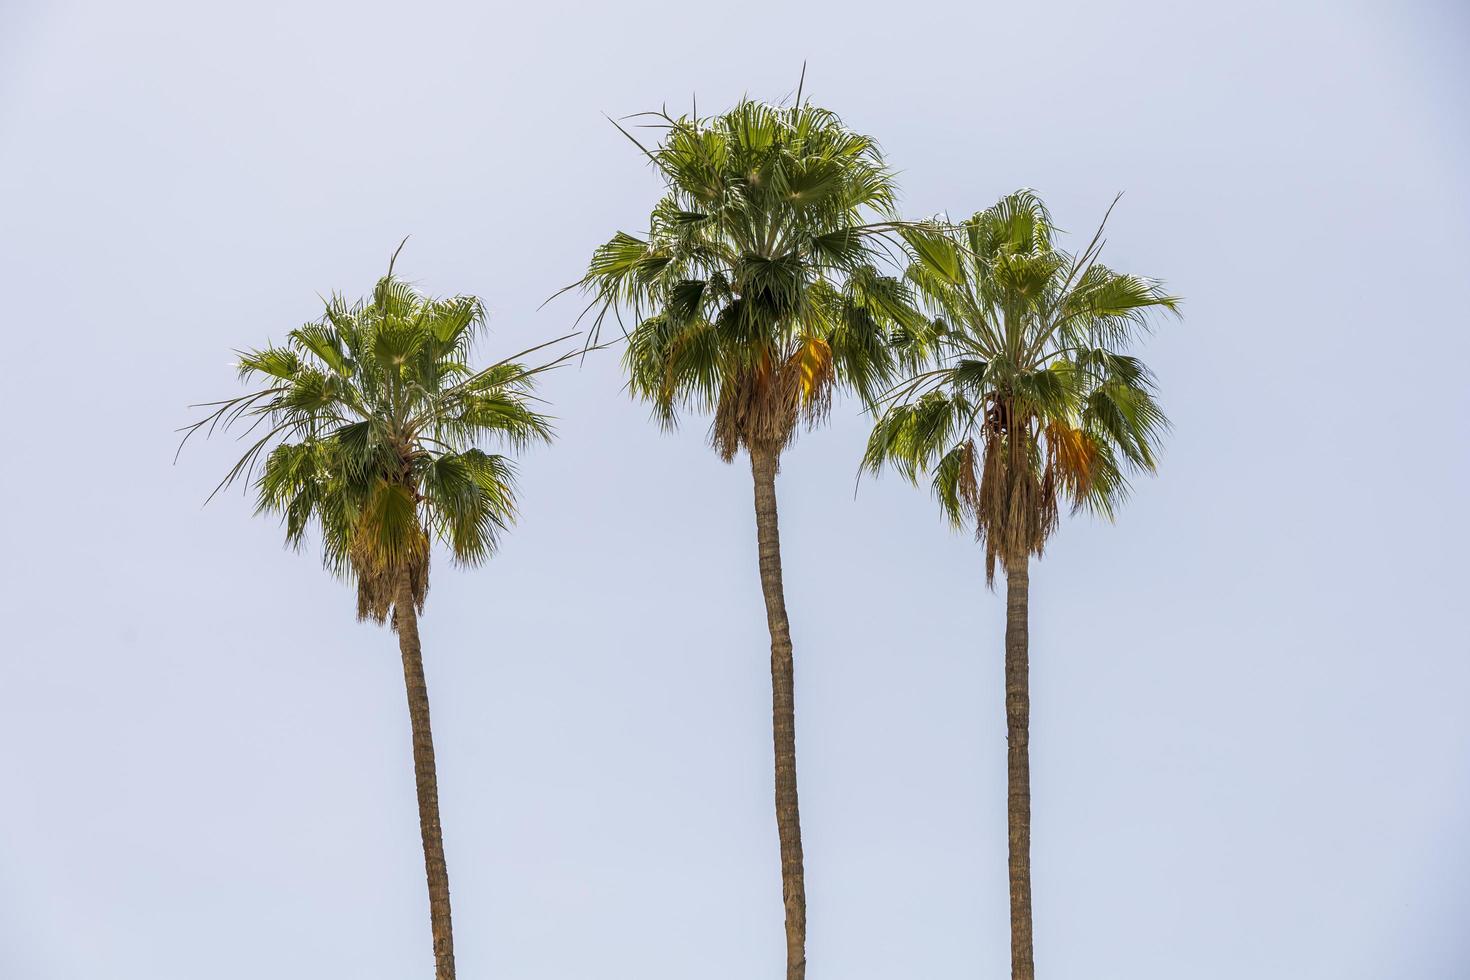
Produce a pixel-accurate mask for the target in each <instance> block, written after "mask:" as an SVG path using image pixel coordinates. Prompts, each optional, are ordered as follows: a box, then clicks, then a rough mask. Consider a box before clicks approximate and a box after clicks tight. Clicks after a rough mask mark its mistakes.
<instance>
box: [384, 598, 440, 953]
mask: <svg viewBox="0 0 1470 980" xmlns="http://www.w3.org/2000/svg"><path fill="white" fill-rule="evenodd" d="M393 616H394V625H395V626H396V627H397V629H398V647H399V650H400V651H401V652H402V654H403V684H404V687H405V688H406V689H407V691H408V717H409V720H410V722H412V724H413V778H414V783H415V784H416V786H417V787H418V794H419V833H420V834H421V835H422V837H423V839H424V873H425V875H426V877H427V878H428V881H429V924H430V927H431V928H432V929H433V933H434V980H454V929H453V926H452V925H451V922H450V915H449V869H448V867H447V866H446V865H445V863H444V829H443V827H442V826H441V825H440V823H439V778H438V776H437V775H436V774H435V769H434V733H433V731H432V730H431V729H430V728H429V687H428V684H427V683H426V682H425V681H424V653H423V648H422V647H420V646H419V619H418V614H417V613H416V612H415V610H414V604H413V592H412V590H411V588H410V586H409V579H408V576H407V575H406V574H405V575H404V576H403V581H402V583H401V584H400V585H399V587H398V601H397V603H395V605H394V609H393Z"/></svg>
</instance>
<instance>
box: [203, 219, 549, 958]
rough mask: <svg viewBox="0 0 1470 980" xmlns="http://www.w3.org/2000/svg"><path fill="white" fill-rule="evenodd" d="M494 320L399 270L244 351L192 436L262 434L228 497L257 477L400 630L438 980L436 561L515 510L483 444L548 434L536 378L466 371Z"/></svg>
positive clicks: (509, 472)
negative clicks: (429, 619) (431, 672)
mask: <svg viewBox="0 0 1470 980" xmlns="http://www.w3.org/2000/svg"><path fill="white" fill-rule="evenodd" d="M401 247H402V246H400V248H401ZM484 326H485V310H484V307H483V306H482V305H481V303H480V301H479V300H478V299H476V298H475V297H473V296H455V297H453V298H450V299H431V298H427V297H424V296H421V295H419V294H418V293H417V292H416V291H414V289H413V288H412V287H411V286H409V285H408V284H406V283H404V282H403V281H401V280H399V279H396V278H394V276H393V272H392V265H391V264H390V265H389V271H388V275H386V276H384V277H383V278H382V279H380V280H379V281H378V283H377V285H376V287H375V288H374V289H373V292H372V296H371V298H370V299H367V300H365V301H360V302H357V303H353V304H349V303H348V302H347V301H346V300H344V299H342V298H341V297H339V296H333V297H332V299H331V300H329V301H328V302H327V303H326V310H325V312H324V313H323V315H322V317H321V319H319V320H316V321H314V322H311V323H308V324H306V325H304V326H302V327H300V328H299V329H296V330H293V331H291V333H290V334H289V339H288V341H287V342H286V344H285V345H283V346H279V347H276V346H267V347H264V348H261V349H259V350H251V351H246V352H242V353H241V354H240V360H239V365H240V376H241V380H248V381H258V382H259V383H260V387H258V388H256V389H255V390H253V391H251V392H250V393H248V394H245V395H241V396H239V397H237V398H231V399H228V400H225V401H222V402H214V403H211V404H210V405H209V406H208V407H210V408H211V411H210V413H209V414H208V415H207V416H206V417H205V418H203V419H201V420H200V421H199V422H197V423H196V424H194V425H193V426H190V427H189V429H188V430H187V434H186V435H185V439H187V438H188V435H190V434H193V433H194V432H197V431H199V430H201V429H204V430H206V431H213V430H214V429H215V428H225V429H228V428H230V427H231V426H233V425H237V424H238V425H243V426H245V427H246V429H247V432H251V433H252V434H253V432H254V431H259V430H263V431H264V435H262V436H260V437H259V438H258V439H256V441H254V443H253V444H252V445H251V446H250V448H249V450H248V451H247V452H246V453H245V454H244V456H242V457H241V458H240V460H239V462H237V463H236V464H235V466H234V468H233V469H231V470H230V471H229V473H228V474H227V475H226V476H225V479H224V480H223V481H222V482H221V484H220V487H219V488H216V492H218V490H219V489H222V488H223V487H225V486H227V485H229V484H231V483H234V482H236V481H238V480H242V479H243V480H250V479H251V478H252V476H253V475H254V474H255V473H256V471H257V470H258V477H257V478H255V479H254V486H255V490H256V496H257V501H258V506H257V513H270V514H279V515H281V516H282V517H283V519H284V523H285V531H286V540H287V541H288V542H289V543H290V544H291V545H293V546H297V547H300V546H301V545H302V544H303V543H304V542H305V540H306V535H307V533H308V531H309V530H310V529H311V528H313V527H315V528H316V530H317V531H318V532H319V534H320V537H321V545H322V559H323V562H324V563H325V565H326V567H327V568H328V569H329V570H331V571H332V572H334V573H336V574H338V575H340V576H342V577H343V578H345V579H347V580H349V581H351V582H353V583H355V584H356V586H357V616H358V618H359V619H370V620H372V621H374V622H377V623H382V622H384V621H385V620H389V619H390V618H391V623H392V628H393V629H394V630H395V631H396V632H397V633H398V647H399V652H400V654H401V656H402V660H403V680H404V685H405V687H406V690H407V694H408V715H409V721H410V723H411V725H412V729H413V770H414V780H415V783H416V784H417V789H418V807H419V830H420V833H421V836H422V838H423V847H424V870H425V874H426V877H427V879H428V889H429V919H430V925H431V927H432V931H433V940H434V962H435V977H436V978H438V980H453V977H454V934H453V928H452V924H451V917H450V908H449V873H448V869H447V867H446V865H445V861H444V837H443V831H442V829H441V825H440V821H439V790H438V777H437V775H436V773H435V767H434V738H433V734H432V731H431V729H430V725H429V694H428V688H427V686H426V684H425V681H424V663H423V651H422V649H421V647H420V645H419V629H418V617H419V614H420V613H422V611H423V607H424V595H425V593H426V592H427V590H428V587H429V553H430V550H431V544H432V542H433V541H434V539H438V540H439V541H440V542H442V544H443V545H444V546H445V547H446V548H447V549H448V551H449V554H450V556H451V558H452V559H453V560H454V561H455V562H457V563H459V564H462V565H477V564H479V563H481V562H483V561H485V560H486V559H487V558H489V557H490V556H491V555H492V554H493V553H494V551H495V548H496V544H497V540H498V537H499V535H500V533H501V532H502V531H504V530H505V529H506V528H507V526H508V525H509V524H510V523H511V521H512V519H513V518H514V516H515V481H514V470H513V466H512V463H511V461H510V460H509V459H507V458H506V457H505V456H503V455H499V454H496V453H491V452H486V451H485V449H484V448H482V447H484V446H486V445H487V444H488V443H490V442H492V441H498V442H500V443H503V444H507V445H509V446H510V447H514V448H519V447H523V446H525V445H526V444H528V443H531V442H535V441H544V440H548V439H549V438H550V427H549V424H548V421H547V419H546V418H545V417H544V416H542V415H541V414H539V413H538V412H536V411H533V410H532V409H531V408H530V407H529V404H528V402H529V401H530V399H531V398H532V395H531V391H532V387H533V383H534V375H535V374H536V373H537V372H538V371H539V370H540V369H539V368H533V369H528V368H525V367H523V366H522V365H520V364H518V363H515V362H514V361H513V360H507V361H500V362H497V363H495V364H492V365H490V366H489V367H487V368H484V369H482V370H472V369H471V368H470V367H469V366H468V365H469V360H470V355H471V348H472V345H473V343H474V341H475V339H476V337H477V335H478V334H479V333H480V332H481V331H482V330H483V328H484ZM525 353H529V352H525ZM517 356H520V355H517Z"/></svg>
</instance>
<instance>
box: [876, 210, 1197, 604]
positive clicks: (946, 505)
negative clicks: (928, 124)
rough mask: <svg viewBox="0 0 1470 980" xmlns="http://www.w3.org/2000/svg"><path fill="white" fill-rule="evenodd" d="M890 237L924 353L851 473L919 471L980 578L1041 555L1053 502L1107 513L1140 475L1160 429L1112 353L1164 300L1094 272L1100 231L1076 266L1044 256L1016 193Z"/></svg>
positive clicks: (1045, 221)
mask: <svg viewBox="0 0 1470 980" xmlns="http://www.w3.org/2000/svg"><path fill="white" fill-rule="evenodd" d="M1104 222H1106V218H1105V219H1104ZM902 234H903V235H904V237H905V239H906V240H907V241H908V243H909V245H910V247H911V251H912V253H913V261H912V262H911V263H910V265H909V268H908V273H907V276H908V279H909V281H911V282H912V283H913V284H914V286H915V287H916V288H917V290H918V292H919V294H920V295H921V296H922V297H923V300H924V302H925V304H926V306H927V307H928V308H929V310H930V311H931V312H932V313H933V314H935V316H936V320H935V330H936V333H937V335H938V336H937V339H936V340H935V342H934V344H933V345H932V349H933V351H934V355H935V356H934V362H933V363H932V365H931V369H930V370H928V371H925V372H923V373H921V374H919V375H917V376H916V377H915V378H913V379H912V380H911V381H910V382H908V383H906V384H905V385H902V386H900V388H899V389H897V390H896V391H895V392H891V393H890V396H891V404H890V407H889V408H888V410H887V411H886V412H885V413H884V414H883V415H882V417H881V418H880V419H879V421H878V423H877V424H876V425H875V427H874V429H873V433H872V436H871V438H870V440H869V443H868V448H867V453H866V455H865V457H864V465H865V467H866V468H868V469H870V470H871V471H873V472H877V471H878V470H880V469H881V468H882V467H883V466H884V464H889V465H892V466H894V467H895V468H896V469H898V470H899V471H900V472H901V473H902V474H904V475H905V476H907V477H908V478H909V479H910V480H914V481H917V480H918V477H919V474H920V473H921V472H926V473H931V474H932V486H933V491H934V496H935V497H936V498H937V499H938V501H939V503H940V506H941V507H942V508H943V510H944V512H945V514H946V515H947V516H948V517H949V519H950V521H951V522H952V523H953V524H954V526H956V527H961V526H965V525H973V526H974V528H975V532H976V535H977V536H978V537H979V538H980V539H981V540H982V541H983V542H984V544H985V551H986V573H987V577H988V578H990V579H993V577H994V573H995V563H996V561H997V559H999V561H1000V562H1001V564H1002V566H1005V565H1007V563H1009V562H1011V561H1020V560H1026V559H1029V557H1030V556H1031V555H1033V554H1035V555H1040V554H1041V551H1042V548H1043V547H1044V545H1045V543H1046V539H1047V536H1048V535H1049V534H1050V533H1051V531H1052V530H1053V529H1054V528H1055V526H1056V523H1057V518H1058V506H1059V500H1061V499H1065V500H1066V501H1067V502H1069V503H1070V504H1071V505H1072V507H1073V508H1083V509H1090V510H1093V511H1095V512H1098V513H1101V514H1103V515H1109V516H1110V515H1111V514H1112V513H1113V508H1114V506H1115V504H1116V503H1117V502H1118V500H1119V499H1120V497H1121V496H1123V495H1124V494H1125V493H1126V492H1127V487H1128V484H1127V473H1128V472H1129V471H1134V470H1145V471H1151V470H1152V469H1153V467H1154V459H1155V453H1156V451H1157V447H1158V442H1159V438H1160V436H1161V435H1162V434H1163V432H1164V430H1165V429H1166V428H1167V426H1168V421H1167V419H1166V418H1165V416H1164V414H1163V412H1162V411H1161V410H1160V408H1159V405H1158V403H1157V402H1156V401H1155V400H1154V389H1153V381H1152V375H1151V374H1150V372H1149V371H1148V369H1147V368H1146V367H1145V366H1144V365H1143V364H1142V363H1141V362H1140V361H1138V360H1137V359H1136V358H1134V357H1131V356H1129V355H1128V354H1126V353H1125V350H1126V349H1127V345H1128V344H1129V342H1130V340H1131V339H1132V338H1133V337H1134V335H1135V334H1136V333H1137V331H1138V330H1140V329H1141V328H1144V327H1146V326H1147V323H1148V316H1149V314H1150V313H1153V312H1155V311H1159V310H1163V311H1169V312H1177V309H1178V304H1179V300H1178V298H1177V297H1174V296H1170V295H1168V294H1166V293H1165V292H1164V290H1163V288H1162V287H1161V285H1160V284H1159V283H1158V282H1156V281H1154V280H1150V279H1144V278H1140V277H1138V276H1131V275H1125V274H1122V273H1118V272H1114V271H1113V270H1111V269H1109V268H1107V267H1106V266H1104V265H1102V264H1101V263H1100V262H1099V261H1098V256H1099V253H1100V252H1101V249H1102V228H1099V229H1098V233H1097V234H1096V235H1095V236H1094V237H1093V239H1092V241H1091V242H1090V243H1089V245H1088V246H1087V248H1086V249H1084V250H1083V251H1082V252H1081V253H1080V254H1077V255H1073V254H1070V253H1068V252H1066V251H1064V250H1063V249H1061V248H1060V247H1058V245H1057V244H1056V242H1055V240H1054V239H1055V237H1056V230H1055V227H1054V226H1053V224H1052V221H1051V216H1050V214H1049V213H1048V212H1047V210H1046V207H1045V205H1044V204H1043V203H1042V202H1041V200H1040V199H1039V198H1038V197H1037V196H1036V195H1035V194H1034V193H1033V192H1031V191H1029V190H1021V191H1017V192H1016V193H1014V194H1011V195H1008V196H1007V197H1005V198H1003V199H1001V200H1000V201H999V202H998V203H997V204H995V205H994V206H993V207H991V208H989V209H988V210H986V211H982V212H980V213H978V214H976V215H974V216H973V217H971V218H970V219H968V220H966V221H963V222H961V223H959V224H958V225H957V226H951V225H949V224H947V223H945V222H942V221H938V220H935V221H930V222H927V223H923V224H920V225H916V226H912V227H906V228H904V229H902Z"/></svg>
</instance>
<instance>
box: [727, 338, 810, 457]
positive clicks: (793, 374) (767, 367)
mask: <svg viewBox="0 0 1470 980" xmlns="http://www.w3.org/2000/svg"><path fill="white" fill-rule="evenodd" d="M800 392H801V387H800V374H799V370H798V369H796V368H793V367H792V366H791V363H790V358H786V359H783V360H781V361H776V360H775V359H774V358H772V357H770V356H764V357H762V358H761V359H760V361H759V362H758V364H757V365H756V366H755V367H754V368H750V369H748V370H746V371H742V372H741V373H740V374H738V375H737V376H735V377H734V378H733V379H731V380H730V381H728V382H726V383H725V386H724V388H723V389H722V390H721V392H720V399H719V402H718V404H717V405H716V406H715V418H714V423H713V424H712V425H711V427H710V441H711V442H712V443H713V444H714V447H715V450H716V451H717V452H718V453H719V454H720V458H721V459H722V460H724V461H725V462H727V463H728V462H730V461H731V460H733V459H734V458H735V456H736V454H737V453H738V452H739V451H740V449H741V447H742V446H743V447H745V448H747V449H750V448H751V447H754V448H756V449H758V450H761V451H765V452H773V453H775V454H777V455H778V456H779V455H780V453H781V451H782V450H784V449H785V448H786V447H787V446H789V445H790V444H791V440H792V438H794V436H795V435H796V423H797V421H798V420H799V418H800V415H801V397H800Z"/></svg>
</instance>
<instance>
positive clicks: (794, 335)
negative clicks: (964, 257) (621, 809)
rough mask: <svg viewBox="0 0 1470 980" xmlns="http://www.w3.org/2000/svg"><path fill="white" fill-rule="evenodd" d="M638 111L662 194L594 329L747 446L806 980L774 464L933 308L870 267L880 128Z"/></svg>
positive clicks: (896, 360)
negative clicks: (920, 307) (619, 332)
mask: <svg viewBox="0 0 1470 980" xmlns="http://www.w3.org/2000/svg"><path fill="white" fill-rule="evenodd" d="M648 116H650V117H651V118H652V120H653V122H652V125H653V126H654V127H655V128H658V129H660V130H661V131H662V139H661V140H660V141H659V143H658V145H657V147H656V148H654V149H652V150H649V149H647V148H644V147H643V146H642V144H641V143H640V144H638V145H639V148H640V149H642V150H643V152H644V153H645V154H646V155H647V156H648V158H649V160H650V161H652V163H653V166H654V169H655V171H656V172H657V173H658V174H659V176H660V177H661V178H662V179H663V181H664V184H665V194H664V196H663V197H662V199H661V200H659V201H658V203H657V204H656V205H655V206H654V208H653V211H652V215H651V218H650V221H649V230H648V233H647V234H646V235H643V236H639V235H632V234H627V233H622V232H620V233H618V234H617V235H614V236H613V237H612V238H611V239H610V240H609V241H608V242H607V243H606V244H604V245H602V246H601V247H600V248H598V249H597V250H596V252H595V254H594V255H593V258H592V261H591V264H590V266H589V269H588V271H587V274H586V276H585V277H584V278H583V279H582V280H581V282H580V285H581V286H582V288H584V289H585V290H587V291H588V292H590V293H592V294H593V300H592V305H591V306H589V310H591V309H597V310H598V313H597V321H596V322H597V325H598V328H600V327H601V326H602V325H603V323H604V318H605V317H606V316H607V315H609V314H613V315H615V316H616V317H617V318H618V320H619V322H621V323H624V324H625V332H626V338H627V346H626V352H625V355H624V358H623V363H624V366H625V368H626V370H627V373H628V378H629V388H630V390H631V392H632V393H633V395H634V396H635V397H637V398H640V399H642V400H644V401H647V402H649V403H650V404H651V405H652V406H653V410H654V414H655V416H656V417H657V419H658V420H659V422H660V423H661V424H662V425H664V426H665V427H672V426H674V425H675V424H676V422H677V419H678V413H679V411H680V410H681V409H683V410H690V411H695V412H700V413H709V414H711V415H712V416H713V421H712V425H711V429H710V437H711V442H712V444H713V446H714V449H715V451H716V452H717V453H719V455H720V458H721V459H723V460H725V461H726V462H730V461H732V460H733V459H734V458H735V456H736V455H737V454H738V453H739V451H740V450H742V449H744V450H745V452H746V453H747V454H748V456H749V457H750V468H751V477H752V480H753V482H754V488H755V519H756V520H755V522H756V537H757V540H758V542H759V554H760V578H761V589H762V591H763V593H764V595H765V606H766V623H767V626H768V628H769V630H770V635H771V696H772V726H773V741H774V749H775V770H776V778H775V790H776V793H775V795H776V826H777V829H778V833H779V838H780V846H781V885H782V888H781V890H782V899H783V905H784V908H785V923H786V976H787V977H788V978H789V980H799V978H801V977H803V976H804V975H805V971H806V884H805V873H804V870H803V865H802V847H801V820H800V814H799V809H798V805H797V789H796V711H795V694H794V691H793V683H792V651H791V628H790V624H789V622H788V619H787V614H786V597H785V592H784V590H783V587H782V582H781V541H780V531H779V528H778V524H777V516H776V472H777V470H778V468H779V466H780V460H781V454H782V452H783V451H785V450H786V448H787V447H789V446H790V445H791V442H792V439H793V438H794V437H795V435H796V433H797V431H798V429H799V428H800V427H801V426H802V425H803V424H806V425H808V426H809V425H812V424H815V423H817V422H819V421H820V420H821V419H823V418H824V417H825V415H826V413H827V411H828V409H829V408H830V406H831V403H832V397H833V395H834V393H835V392H837V391H839V390H842V389H846V390H849V391H853V392H856V393H857V394H858V395H859V396H860V397H862V398H865V399H869V400H871V399H872V398H873V397H874V396H876V395H877V394H879V393H880V392H881V390H882V389H883V388H884V387H885V386H886V385H888V384H890V383H891V381H892V379H893V378H895V377H896V376H897V372H898V370H899V368H900V360H901V356H900V354H901V351H902V350H908V349H917V345H916V344H915V343H911V342H907V341H912V340H913V337H911V336H910V333H909V332H910V331H917V330H923V329H924V328H925V327H926V326H927V322H926V320H925V318H924V317H923V316H922V315H921V314H919V313H918V312H917V311H916V310H915V309H914V307H913V306H912V304H911V300H910V294H909V290H908V288H907V287H906V286H905V285H904V283H903V282H902V281H901V280H900V279H898V278H895V277H892V276H885V275H882V274H881V273H880V271H879V260H880V259H882V258H883V255H882V248H881V236H885V235H889V234H891V233H892V231H893V228H894V224H893V222H892V221H891V220H890V219H891V217H892V213H893V203H894V182H893V177H892V174H891V173H890V172H889V171H888V169H887V168H886V167H885V166H884V163H883V159H882V156H881V154H880V152H879V149H878V147H877V145H876V144H875V143H874V141H873V140H872V139H870V138H869V137H867V136H863V135H860V134H858V133H855V132H853V131H852V130H850V129H848V128H847V127H845V126H844V125H843V124H842V121H841V120H840V119H839V118H838V117H837V116H836V115H834V114H833V113H831V112H829V111H827V110H825V109H821V108H818V107H816V106H814V105H812V104H811V103H810V102H804V101H802V100H801V98H800V96H799V95H798V98H797V101H796V103H795V104H794V105H789V106H774V105H769V104H765V103H760V102H755V101H750V100H744V101H741V102H740V103H739V104H738V105H736V106H735V107H734V108H733V109H731V110H729V111H728V112H725V113H723V114H720V115H715V116H708V117H700V116H698V115H697V114H693V115H688V116H681V117H678V118H674V117H672V116H670V115H668V114H667V113H650V114H648ZM624 132H625V133H626V130H624ZM630 138H633V137H631V135H630ZM634 142H635V143H637V142H638V141H637V140H636V139H634ZM596 335H597V329H594V330H593V331H592V334H591V338H589V342H591V339H592V338H595V337H596ZM895 340H901V341H906V343H903V344H898V345H896V344H895V343H894V341H895Z"/></svg>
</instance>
